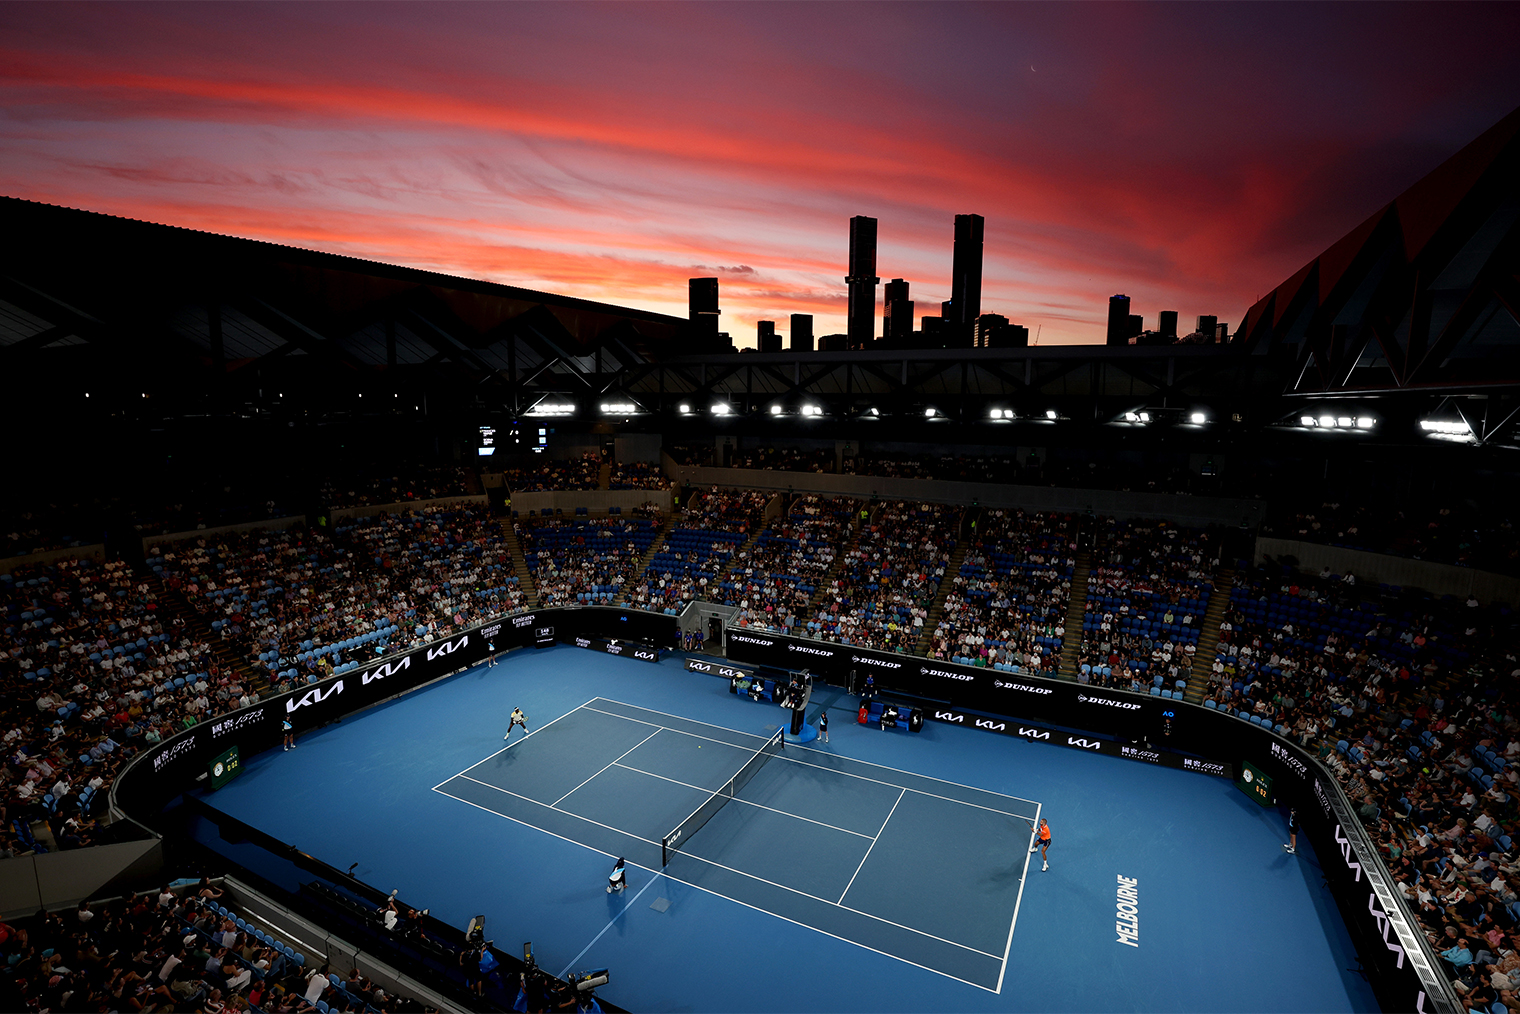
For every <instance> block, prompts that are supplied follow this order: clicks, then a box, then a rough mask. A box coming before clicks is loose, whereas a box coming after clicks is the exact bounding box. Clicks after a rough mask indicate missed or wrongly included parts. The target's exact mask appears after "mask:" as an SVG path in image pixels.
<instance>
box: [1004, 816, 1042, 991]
mask: <svg viewBox="0 0 1520 1014" xmlns="http://www.w3.org/2000/svg"><path fill="white" fill-rule="evenodd" d="M1034 823H1035V827H1039V825H1040V805H1039V804H1036V806H1035V811H1034ZM1036 833H1037V832H1036V831H1035V828H1034V827H1031V828H1030V829H1029V844H1030V845H1031V846H1032V845H1034V842H1035V834H1036ZM1033 855H1034V849H1033V848H1031V849H1030V850H1029V851H1028V852H1026V853H1024V876H1023V877H1022V878H1020V880H1019V895H1018V897H1017V898H1015V899H1014V900H1013V921H1012V922H1010V923H1009V924H1008V942H1007V943H1006V944H1004V945H1003V968H1002V970H1001V971H1000V972H998V981H997V989H995V990H993V992H995V993H1001V992H1002V991H1003V976H1005V975H1007V974H1008V952H1009V951H1010V950H1012V949H1013V928H1014V927H1015V926H1017V925H1018V924H1019V905H1021V904H1022V903H1023V901H1024V885H1025V884H1027V883H1029V860H1030V858H1031V857H1032V856H1033Z"/></svg>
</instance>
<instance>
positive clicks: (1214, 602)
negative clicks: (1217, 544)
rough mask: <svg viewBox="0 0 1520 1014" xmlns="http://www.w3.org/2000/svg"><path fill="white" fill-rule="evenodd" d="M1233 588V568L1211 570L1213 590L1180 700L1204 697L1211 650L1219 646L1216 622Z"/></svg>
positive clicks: (1223, 611) (1194, 699) (1212, 662)
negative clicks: (1185, 686)
mask: <svg viewBox="0 0 1520 1014" xmlns="http://www.w3.org/2000/svg"><path fill="white" fill-rule="evenodd" d="M1234 587H1235V568H1233V567H1231V568H1230V569H1228V570H1220V571H1215V572H1214V593H1213V594H1212V595H1210V596H1209V608H1208V611H1207V612H1205V613H1204V614H1203V633H1201V634H1199V635H1198V650H1197V651H1195V652H1194V653H1193V672H1192V675H1191V676H1189V677H1188V686H1187V693H1186V694H1185V695H1184V696H1183V698H1182V699H1183V700H1185V701H1189V702H1191V703H1193V704H1197V703H1199V702H1200V701H1202V700H1203V699H1204V697H1205V696H1207V691H1208V689H1209V672H1210V670H1211V669H1213V667H1214V650H1215V649H1216V648H1217V647H1218V646H1219V624H1220V623H1222V622H1223V621H1224V614H1225V610H1226V609H1228V608H1229V605H1230V590H1231V589H1232V588H1234Z"/></svg>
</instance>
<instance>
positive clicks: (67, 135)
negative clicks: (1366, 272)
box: [0, 3, 1520, 346]
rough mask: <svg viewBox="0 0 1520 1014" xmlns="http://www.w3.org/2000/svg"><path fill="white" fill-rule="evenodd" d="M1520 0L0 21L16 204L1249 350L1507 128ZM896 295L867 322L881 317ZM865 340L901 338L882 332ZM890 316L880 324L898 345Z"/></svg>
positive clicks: (736, 305)
mask: <svg viewBox="0 0 1520 1014" xmlns="http://www.w3.org/2000/svg"><path fill="white" fill-rule="evenodd" d="M1517 38H1520V5H1515V4H1479V5H1471V6H1462V5H1431V6H1423V5H1413V4H1398V5H1392V6H1382V5H1377V4H1349V3H1348V4H1327V5H1292V4H1276V3H1274V4H1266V5H1261V6H1252V5H1241V4H1164V5H1161V4H1158V5H1149V4H1117V5H1109V4H1099V3H1083V4H1069V5H1049V6H1047V5H1036V4H1018V3H1008V4H992V5H959V4H951V3H935V4H912V3H891V4H871V3H849V4H828V3H812V4H800V5H792V4H782V3H753V4H744V3H722V4H700V3H698V4H683V5H667V4H640V3H622V4H611V5H601V4H577V3H534V4H506V3H501V4H485V3H481V4H466V5H453V4H448V3H426V4H410V5H408V4H386V5H378V4H376V5H371V4H364V3H340V4H309V5H308V4H297V3H282V4H276V5H256V4H246V5H245V4H235V3H218V4H193V3H178V4H169V5H155V4H130V3H121V4H110V5H101V6H96V5H74V4H64V3H47V4H0V131H3V140H0V193H3V194H6V195H9V196H14V197H24V198H29V199H32V200H38V201H46V202H49V203H54V204H61V205H67V206H70V207H77V208H86V209H89V210H93V211H102V212H108V213H111V214H116V215H125V216H129V217H132V218H140V219H146V220H149V221H154V222H166V223H170V224H174V225H181V226H188V227H191V228H196V229H204V230H208V231H213V232H219V233H229V234H232V235H238V236H248V237H254V238H258V239H266V240H272V241H275V242H280V243H288V244H292V245H297V246H304V247H314V248H318V249H322V250H329V251H335V252H340V253H347V254H353V255H357V256H361V257H369V258H374V259H376V260H382V261H391V262H397V263H403V264H409V265H413V266H417V267H423V268H430V269H434V270H438V271H445V272H450V273H454V274H460V275H468V276H473V277H479V278H487V279H491V280H494V281H499V282H505V283H509V284H513V285H523V286H527V287H530V288H535V289H544V290H548V291H552V292H560V293H566V294H570V295H576V296H583V297H586V298H591V299H599V300H606V301H608V302H613V303H619V304H625V305H629V306H636V307H642V308H646V309H651V310H658V311H662V312H666V313H674V314H678V315H681V316H685V313H686V279H687V278H688V277H691V276H694V275H710V274H716V275H719V276H720V277H721V278H722V293H723V295H722V306H723V311H724V313H723V320H722V324H723V327H724V329H726V330H728V331H729V332H731V333H732V334H733V335H734V337H735V340H736V341H737V343H738V344H740V345H741V346H742V345H753V344H754V335H755V327H754V322H755V321H756V320H757V319H766V318H768V319H775V320H778V321H781V322H782V323H781V326H780V328H779V330H781V331H783V332H785V331H786V330H787V328H786V325H785V318H786V315H788V314H790V313H798V312H800V313H813V314H815V315H816V317H817V320H816V322H815V326H814V330H815V333H817V334H827V333H832V332H836V331H843V330H844V329H845V328H844V309H845V289H844V282H843V276H844V274H845V268H846V255H847V235H848V220H849V218H850V216H851V215H871V216H873V217H876V218H878V219H879V220H880V226H879V229H880V245H879V253H878V262H877V263H878V273H879V274H880V275H881V276H882V278H883V279H884V280H885V279H888V278H894V277H902V278H906V279H907V280H908V281H909V282H910V283H911V285H912V296H913V298H914V299H915V300H917V301H918V308H917V310H918V314H919V315H922V314H925V313H937V312H938V303H939V301H940V300H942V299H946V298H948V297H949V276H950V250H951V238H952V231H953V217H954V215H956V214H957V213H966V212H975V213H978V214H981V215H983V216H985V217H986V220H987V224H986V253H985V268H984V283H983V294H982V307H983V310H984V312H996V313H1002V314H1005V315H1006V316H1008V317H1009V318H1010V319H1011V320H1013V321H1014V322H1016V323H1021V324H1025V325H1027V326H1028V327H1029V328H1030V333H1031V337H1033V336H1034V335H1035V334H1036V333H1037V332H1038V333H1039V335H1040V340H1041V342H1042V343H1043V344H1056V343H1081V342H1101V341H1102V339H1103V320H1104V315H1105V312H1106V300H1107V296H1108V295H1109V294H1111V293H1114V292H1125V293H1128V294H1129V295H1130V296H1131V298H1132V299H1133V300H1134V312H1137V313H1140V314H1142V315H1144V317H1145V322H1146V326H1147V327H1154V326H1155V323H1156V312H1157V311H1158V310H1160V309H1176V310H1178V311H1180V313H1181V316H1182V320H1183V322H1184V323H1185V324H1186V323H1190V322H1191V320H1192V318H1193V317H1194V316H1196V315H1197V314H1200V313H1210V314H1216V315H1218V316H1219V318H1220V319H1221V320H1224V321H1228V322H1229V323H1230V324H1231V326H1232V327H1233V326H1234V325H1235V324H1236V323H1238V322H1239V320H1240V318H1241V316H1242V314H1243V313H1244V311H1245V309H1246V307H1247V306H1248V305H1250V303H1251V302H1253V301H1254V300H1255V299H1256V297H1257V296H1258V295H1260V294H1261V293H1263V292H1265V291H1267V290H1269V289H1271V288H1272V287H1273V286H1275V285H1276V284H1277V283H1278V282H1280V281H1282V280H1283V279H1284V278H1285V277H1287V276H1288V275H1289V274H1290V273H1292V272H1293V271H1294V270H1295V269H1297V268H1298V267H1299V266H1300V265H1302V264H1303V263H1304V262H1305V261H1307V260H1309V259H1310V258H1311V257H1313V256H1314V255H1315V254H1317V253H1318V252H1319V251H1320V250H1322V249H1323V248H1324V247H1326V246H1327V245H1329V244H1330V243H1331V242H1333V241H1334V240H1336V239H1337V238H1339V237H1340V236H1341V235H1342V234H1344V233H1345V232H1346V231H1348V230H1349V229H1350V228H1351V227H1352V226H1354V225H1355V224H1357V223H1358V222H1359V221H1361V220H1362V219H1363V218H1365V217H1366V216H1367V215H1368V214H1370V213H1371V212H1372V211H1374V210H1375V209H1376V208H1378V207H1379V206H1381V205H1382V204H1384V203H1386V202H1387V201H1388V200H1390V199H1391V198H1392V197H1394V196H1395V195H1396V194H1397V193H1398V192H1399V191H1401V190H1403V189H1404V188H1406V187H1407V186H1408V185H1409V184H1411V183H1412V182H1414V181H1415V180H1416V179H1418V178H1419V177H1420V176H1421V175H1423V174H1424V173H1426V172H1427V171H1429V170H1430V169H1431V168H1433V167H1434V166H1435V165H1437V164H1438V163H1439V162H1441V161H1442V160H1443V159H1445V158H1446V157H1447V156H1448V155H1450V154H1451V153H1453V152H1454V151H1456V150H1457V149H1458V148H1460V147H1461V146H1462V145H1463V144H1465V143H1467V142H1468V141H1469V140H1471V139H1472V138H1473V137H1475V136H1476V135H1477V134H1478V133H1480V132H1481V131H1483V130H1484V129H1486V128H1487V127H1489V126H1491V125H1492V124H1493V123H1494V122H1495V121H1496V120H1498V119H1499V118H1500V117H1502V116H1503V115H1504V114H1506V113H1507V112H1509V111H1510V110H1511V109H1513V108H1515V106H1517V105H1520V45H1516V41H1515V40H1516V39H1517ZM878 299H879V293H878ZM878 316H879V314H878ZM879 330H880V324H879V321H878V333H879Z"/></svg>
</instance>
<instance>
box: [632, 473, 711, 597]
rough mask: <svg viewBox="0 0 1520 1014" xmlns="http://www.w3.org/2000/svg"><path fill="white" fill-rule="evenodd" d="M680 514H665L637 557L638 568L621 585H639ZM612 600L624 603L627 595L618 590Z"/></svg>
mask: <svg viewBox="0 0 1520 1014" xmlns="http://www.w3.org/2000/svg"><path fill="white" fill-rule="evenodd" d="M692 499H693V502H695V499H696V498H695V497H693V498H692ZM680 516H681V512H680V511H671V512H669V513H668V514H666V515H665V520H664V522H663V523H662V524H661V525H660V532H659V534H658V535H656V536H655V537H654V541H653V542H651V543H650V544H649V548H648V549H646V550H644V555H643V556H641V557H639V566H638V569H637V570H635V571H634V572H633V577H632V578H630V579H629V581H628V583H627V584H626V585H624V586H623V587H624V588H637V587H638V586H639V582H640V581H642V580H644V571H646V570H648V569H649V561H651V560H653V559H654V554H656V553H658V552H659V551H660V549H661V547H663V546H664V545H665V538H666V536H668V535H670V530H671V529H672V528H674V527H675V526H676V518H678V517H680ZM613 601H614V602H617V603H624V602H627V601H628V597H627V595H626V594H625V593H624V592H623V591H621V590H620V591H619V592H618V593H617V595H616V596H614V597H613Z"/></svg>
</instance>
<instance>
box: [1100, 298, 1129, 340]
mask: <svg viewBox="0 0 1520 1014" xmlns="http://www.w3.org/2000/svg"><path fill="white" fill-rule="evenodd" d="M1105 344H1107V345H1128V344H1129V297H1128V296H1125V295H1118V296H1109V297H1108V340H1107V341H1106V342H1105Z"/></svg>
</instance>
